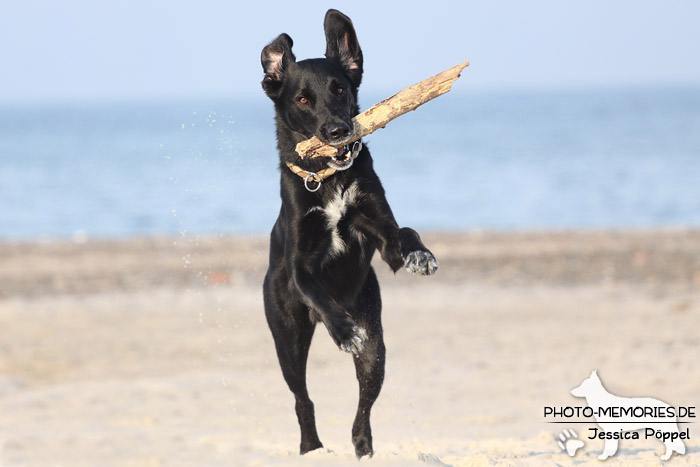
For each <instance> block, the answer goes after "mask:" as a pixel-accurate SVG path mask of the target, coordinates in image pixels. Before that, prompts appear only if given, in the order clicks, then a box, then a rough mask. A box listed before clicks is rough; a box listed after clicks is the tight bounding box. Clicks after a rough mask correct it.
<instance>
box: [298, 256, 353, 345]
mask: <svg viewBox="0 0 700 467" xmlns="http://www.w3.org/2000/svg"><path fill="white" fill-rule="evenodd" d="M291 269H292V274H291V276H292V277H291V279H292V284H293V286H294V288H295V290H296V291H297V292H298V294H299V296H300V298H301V301H302V302H303V303H304V304H305V305H306V306H308V307H309V308H310V309H312V310H315V311H316V312H317V313H318V316H319V317H320V318H321V321H323V324H324V325H325V326H326V329H328V333H329V334H330V335H331V338H332V339H333V342H335V344H336V345H337V346H338V347H339V348H340V349H341V350H343V351H345V352H349V353H352V354H355V355H359V354H360V353H361V352H362V351H363V350H364V345H365V340H367V332H366V331H365V329H364V328H362V327H360V326H358V325H357V324H355V322H354V321H353V320H352V318H350V315H349V314H348V313H347V312H346V311H345V310H344V309H343V307H342V306H341V305H340V304H339V303H338V301H337V300H335V299H334V298H333V297H332V296H330V295H329V294H328V292H326V291H325V290H324V287H323V285H322V284H321V283H320V282H319V281H318V279H317V278H316V275H314V274H312V273H311V272H309V270H308V269H307V266H306V265H305V264H304V263H303V261H295V262H294V263H293V264H292V268H291Z"/></svg>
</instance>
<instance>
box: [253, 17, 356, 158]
mask: <svg viewBox="0 0 700 467" xmlns="http://www.w3.org/2000/svg"><path fill="white" fill-rule="evenodd" d="M324 30H325V33H326V58H325V59H310V60H302V61H300V62H297V61H296V58H295V57H294V54H293V53H292V44H293V42H292V38H291V37H289V36H288V35H287V34H280V36H279V37H277V39H275V40H274V41H272V42H271V43H270V44H269V45H267V46H266V47H265V48H264V49H263V51H262V54H261V62H262V67H263V71H264V72H265V78H264V79H263V81H262V87H263V89H264V90H265V93H266V94H267V95H268V97H270V99H272V101H273V102H274V103H275V108H276V110H277V116H278V118H279V119H281V120H282V123H284V125H286V126H287V127H288V128H289V129H290V130H292V131H294V132H297V133H299V134H300V135H302V136H303V137H304V138H310V137H312V136H317V137H318V138H319V139H320V140H321V141H323V142H324V143H326V144H331V145H335V146H338V145H341V144H344V143H345V142H346V140H347V139H348V137H349V136H350V135H351V133H352V118H353V117H354V116H355V115H357V113H358V106H357V89H358V87H359V86H360V81H361V80H362V50H361V49H360V44H359V43H358V42H357V36H356V34H355V29H354V28H353V26H352V21H350V18H348V17H347V16H345V15H344V14H342V13H341V12H339V11H337V10H328V12H327V13H326V19H325V21H324Z"/></svg>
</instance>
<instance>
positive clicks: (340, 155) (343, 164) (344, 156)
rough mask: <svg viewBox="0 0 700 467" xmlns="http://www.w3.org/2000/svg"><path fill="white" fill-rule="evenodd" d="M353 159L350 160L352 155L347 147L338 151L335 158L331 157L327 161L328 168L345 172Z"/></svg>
mask: <svg viewBox="0 0 700 467" xmlns="http://www.w3.org/2000/svg"><path fill="white" fill-rule="evenodd" d="M353 161H354V159H353V158H352V153H351V152H350V149H349V148H348V147H347V146H344V147H342V148H340V149H338V152H337V153H336V155H335V156H333V157H331V160H329V161H328V167H330V168H332V169H335V170H347V169H349V168H350V166H351V165H352V163H353Z"/></svg>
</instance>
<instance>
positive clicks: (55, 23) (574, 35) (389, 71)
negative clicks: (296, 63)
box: [0, 0, 700, 101]
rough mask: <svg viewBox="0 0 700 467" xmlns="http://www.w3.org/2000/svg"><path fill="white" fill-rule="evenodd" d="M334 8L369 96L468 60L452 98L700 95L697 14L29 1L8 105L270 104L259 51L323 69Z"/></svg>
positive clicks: (524, 6)
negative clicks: (498, 93) (558, 92)
mask: <svg viewBox="0 0 700 467" xmlns="http://www.w3.org/2000/svg"><path fill="white" fill-rule="evenodd" d="M330 7H333V8H337V9H340V10H341V11H343V12H344V13H346V14H347V15H348V16H350V17H351V18H352V20H353V22H354V24H355V28H356V30H357V33H358V37H359V40H360V44H361V46H362V48H363V52H364V56H365V78H364V84H363V91H364V92H368V91H370V92H394V91H396V90H398V89H401V88H402V87H404V86H406V85H409V84H412V83H414V82H416V81H419V80H421V79H423V78H426V77H428V76H430V75H432V74H434V73H436V72H438V71H441V70H443V69H444V68H447V67H449V66H452V65H454V64H456V63H459V62H461V61H462V60H464V59H469V60H470V62H471V66H470V68H469V69H468V70H467V71H465V75H464V77H465V78H466V79H463V80H460V82H459V83H458V85H459V86H458V87H456V88H455V89H460V86H461V90H465V89H468V90H477V91H479V90H485V89H489V90H517V89H532V88H540V89H541V88H545V89H546V88H566V87H586V86H644V85H649V84H652V85H674V84H683V85H687V84H691V85H693V84H695V85H697V84H700V27H698V25H699V24H700V2H698V1H695V0H674V1H660V0H659V1H650V0H635V1H628V0H620V1H611V0H586V1H578V2H570V1H561V0H533V1H518V0H508V1H480V2H470V1H462V2H454V3H452V4H451V3H449V2H411V1H404V2H395V3H392V2H378V1H371V2H370V1H363V0H355V1H351V2H347V1H341V2H326V1H308V2H301V1H299V2H284V3H282V2H279V3H275V2H270V1H268V0H264V1H257V2H246V4H245V5H243V2H237V1H222V0H217V1H176V0H167V1H160V0H158V1H148V0H142V1H134V0H124V1H94V0H92V1H80V0H66V1H61V2H57V1H32V0H28V1H16V2H10V1H7V2H3V3H2V6H0V44H2V45H0V101H26V100H31V101H57V100H58V101H85V100H87V101H90V100H123V99H148V98H171V97H175V98H182V97H195V98H197V97H236V96H261V91H260V85H259V82H260V80H261V78H262V73H261V68H260V59H259V57H260V50H261V49H262V47H263V46H264V45H265V44H266V43H267V42H269V41H270V40H272V39H274V38H275V37H276V36H277V35H278V34H279V33H281V32H286V33H288V34H290V35H291V36H292V38H293V39H294V42H295V46H294V52H295V54H296V56H297V58H298V59H302V58H310V57H320V56H322V55H323V52H324V51H325V44H324V35H323V16H324V14H325V11H326V10H327V9H328V8H330ZM430 7H432V9H430ZM458 92H460V91H458Z"/></svg>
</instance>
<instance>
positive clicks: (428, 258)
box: [403, 250, 440, 276]
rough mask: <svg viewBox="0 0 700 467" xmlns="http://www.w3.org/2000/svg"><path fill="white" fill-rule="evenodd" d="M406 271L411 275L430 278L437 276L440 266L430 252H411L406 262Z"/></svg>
mask: <svg viewBox="0 0 700 467" xmlns="http://www.w3.org/2000/svg"><path fill="white" fill-rule="evenodd" d="M403 265H404V267H405V268H406V271H408V272H410V273H411V274H420V275H422V276H430V275H431V274H435V271H437V270H438V267H440V264H439V263H438V260H437V258H436V257H435V256H434V255H433V254H432V253H431V252H429V251H424V250H416V251H412V252H410V253H409V254H408V255H407V256H406V259H405V260H404V264H403Z"/></svg>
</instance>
